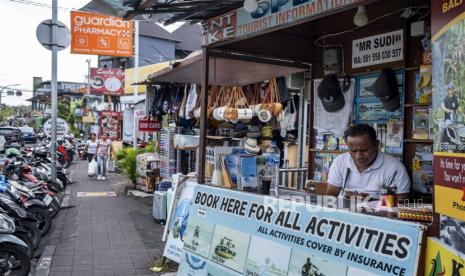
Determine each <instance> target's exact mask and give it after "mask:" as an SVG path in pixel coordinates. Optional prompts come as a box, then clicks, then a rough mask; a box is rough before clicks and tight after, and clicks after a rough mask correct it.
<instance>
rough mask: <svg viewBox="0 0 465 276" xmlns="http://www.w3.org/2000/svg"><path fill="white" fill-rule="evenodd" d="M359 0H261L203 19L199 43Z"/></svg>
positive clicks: (288, 21)
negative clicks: (255, 4) (252, 6)
mask: <svg viewBox="0 0 465 276" xmlns="http://www.w3.org/2000/svg"><path fill="white" fill-rule="evenodd" d="M358 2H361V1H360V0H340V1H334V0H333V1H323V0H292V1H290V0H281V1H272V0H265V1H259V2H258V8H257V9H256V10H255V11H254V12H251V13H250V12H247V11H246V10H245V9H244V8H239V9H236V10H234V11H232V12H230V13H227V14H223V15H220V16H217V17H214V18H212V19H210V20H207V21H206V22H205V23H204V25H203V29H204V38H203V40H204V41H203V43H204V44H205V45H209V44H212V43H215V42H220V41H224V40H228V39H233V38H239V37H243V36H252V35H257V34H259V33H261V32H264V31H269V30H272V29H274V28H278V27H282V26H285V25H290V24H292V23H294V22H297V21H300V20H304V19H308V18H311V17H315V16H317V15H321V14H325V13H328V12H330V11H334V10H337V9H340V8H342V7H346V6H349V5H352V4H355V3H358Z"/></svg>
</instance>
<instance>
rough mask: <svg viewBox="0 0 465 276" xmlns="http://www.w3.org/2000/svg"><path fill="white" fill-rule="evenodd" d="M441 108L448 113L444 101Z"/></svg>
mask: <svg viewBox="0 0 465 276" xmlns="http://www.w3.org/2000/svg"><path fill="white" fill-rule="evenodd" d="M441 108H442V109H443V110H444V112H447V113H450V110H449V109H448V108H447V107H446V104H445V103H444V101H443V102H442V103H441Z"/></svg>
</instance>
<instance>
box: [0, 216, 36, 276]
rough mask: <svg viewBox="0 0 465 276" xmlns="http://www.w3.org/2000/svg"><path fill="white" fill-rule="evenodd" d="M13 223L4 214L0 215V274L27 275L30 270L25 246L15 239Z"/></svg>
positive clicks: (22, 242)
mask: <svg viewBox="0 0 465 276" xmlns="http://www.w3.org/2000/svg"><path fill="white" fill-rule="evenodd" d="M14 232H15V223H14V221H13V220H12V219H11V218H9V217H8V216H7V215H5V214H0V274H1V275H21V276H25V275H28V273H29V270H30V268H31V260H30V259H29V256H28V253H27V249H28V246H27V244H26V243H25V242H24V241H22V240H21V239H19V238H18V237H15V236H14V235H13V233H14Z"/></svg>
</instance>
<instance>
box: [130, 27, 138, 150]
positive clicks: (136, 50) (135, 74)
mask: <svg viewBox="0 0 465 276" xmlns="http://www.w3.org/2000/svg"><path fill="white" fill-rule="evenodd" d="M134 29H135V30H134V48H135V49H134V83H136V84H137V83H138V82H139V21H137V20H134ZM133 87H134V132H133V137H132V139H133V140H132V144H133V147H134V148H135V147H137V121H138V120H137V116H136V102H137V96H138V92H139V86H138V85H133Z"/></svg>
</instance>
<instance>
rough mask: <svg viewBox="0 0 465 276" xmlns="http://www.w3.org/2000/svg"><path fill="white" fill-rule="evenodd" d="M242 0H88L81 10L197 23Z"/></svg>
mask: <svg viewBox="0 0 465 276" xmlns="http://www.w3.org/2000/svg"><path fill="white" fill-rule="evenodd" d="M243 2H244V0H92V1H90V2H89V3H88V4H87V5H85V6H84V7H82V8H81V9H79V10H81V11H87V12H94V13H100V14H106V15H112V16H118V17H122V18H126V19H130V18H133V17H135V16H142V19H144V20H150V21H154V22H160V23H164V24H165V25H169V24H171V23H174V22H177V21H191V22H200V21H204V20H207V19H209V18H212V17H215V16H217V15H220V14H223V13H226V12H229V11H231V10H234V9H236V8H238V7H241V6H242V3H243Z"/></svg>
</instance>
